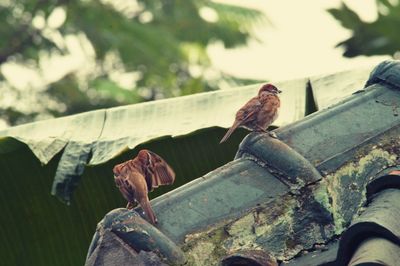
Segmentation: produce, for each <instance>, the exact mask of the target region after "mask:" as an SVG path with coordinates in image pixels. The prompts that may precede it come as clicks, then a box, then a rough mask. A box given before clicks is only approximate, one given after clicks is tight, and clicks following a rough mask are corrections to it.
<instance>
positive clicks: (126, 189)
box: [114, 175, 135, 202]
mask: <svg viewBox="0 0 400 266" xmlns="http://www.w3.org/2000/svg"><path fill="white" fill-rule="evenodd" d="M114 181H115V184H116V185H117V187H118V189H119V191H121V194H122V196H123V197H124V198H125V199H126V200H127V201H128V202H134V201H135V190H134V188H133V186H132V184H131V182H130V181H129V179H127V178H126V177H125V176H123V175H114Z"/></svg>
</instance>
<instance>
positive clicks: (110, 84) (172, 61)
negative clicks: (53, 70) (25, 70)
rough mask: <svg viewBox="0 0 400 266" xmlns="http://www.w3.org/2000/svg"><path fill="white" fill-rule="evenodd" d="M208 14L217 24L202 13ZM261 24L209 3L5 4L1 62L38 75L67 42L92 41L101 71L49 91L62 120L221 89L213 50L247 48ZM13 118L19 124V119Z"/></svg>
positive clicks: (40, 0)
mask: <svg viewBox="0 0 400 266" xmlns="http://www.w3.org/2000/svg"><path fill="white" fill-rule="evenodd" d="M60 9H61V10H63V12H64V13H65V14H66V19H65V21H64V23H62V25H59V26H57V27H56V28H54V27H53V28H52V27H50V26H49V19H50V17H51V16H52V15H53V13H55V11H59V10H60ZM204 9H206V10H208V12H209V13H210V12H211V14H212V15H214V17H215V18H214V19H215V21H213V20H210V19H207V18H206V17H204V16H202V15H201V12H202V10H204ZM32 21H33V22H32ZM261 21H263V16H262V14H261V13H260V12H259V11H257V10H252V9H247V8H242V7H236V6H231V5H228V4H220V3H214V2H212V1H206V0H194V1H186V0H168V1H150V0H137V1H134V0H131V1H108V0H103V1H100V0H88V1H80V0H72V1H63V0H58V1H48V0H47V1H46V0H29V1H22V0H17V1H4V2H1V3H0V35H1V36H2V38H0V64H1V63H6V62H17V63H18V64H25V65H29V66H30V67H31V68H33V69H36V70H37V69H39V66H40V63H41V60H42V58H43V55H46V56H48V57H52V56H54V55H68V54H69V52H70V51H69V50H68V49H67V47H66V46H65V45H64V44H65V40H66V38H68V37H70V36H76V37H79V38H80V40H81V41H82V39H83V40H84V41H83V42H85V41H86V42H90V44H89V45H88V44H81V45H86V46H88V47H89V48H86V49H89V50H90V49H92V48H93V50H94V55H93V57H94V58H92V60H93V61H94V62H95V63H94V65H95V66H93V67H92V69H90V71H89V72H90V73H86V74H85V75H82V74H81V73H80V70H79V69H78V70H73V71H70V72H69V73H66V75H65V76H64V77H62V78H61V79H60V80H56V81H51V82H50V83H48V84H47V85H46V84H45V85H44V86H47V89H46V91H45V93H47V95H48V97H50V98H51V99H53V100H55V101H57V102H59V103H61V105H62V106H64V108H61V109H60V108H58V107H57V108H56V107H54V106H48V107H47V106H45V107H44V111H43V112H45V113H47V114H50V115H51V116H62V115H67V114H73V113H78V112H82V111H87V110H92V109H98V108H103V107H111V106H116V105H122V104H131V103H137V102H141V101H148V100H154V99H158V98H166V97H174V96H179V95H186V94H191V93H196V92H202V91H210V90H215V89H217V88H218V80H219V79H224V78H226V77H227V75H226V74H224V73H221V72H219V71H217V70H213V71H214V72H215V73H214V75H211V76H213V78H210V75H208V76H207V75H206V74H207V71H210V61H209V58H208V56H207V53H206V47H207V45H209V44H211V43H213V42H222V43H223V44H224V45H225V46H226V47H229V48H232V47H236V46H238V45H244V44H246V42H247V40H248V39H249V38H250V37H251V36H252V33H251V30H252V27H253V26H254V24H255V23H259V22H261ZM57 36H58V37H57ZM63 42H64V44H63ZM90 47H92V48H90ZM89 57H90V56H89ZM110 58H112V59H110ZM194 68H195V70H196V71H193V69H194ZM116 71H117V72H121V73H125V74H127V73H128V74H129V73H131V75H134V76H135V79H134V80H135V82H134V83H133V84H130V85H128V87H127V86H124V87H121V85H119V83H118V81H117V80H116V79H115V78H114V79H113V78H112V77H111V76H112V74H113V73H114V72H116ZM226 80H227V81H229V82H231V83H233V85H242V84H245V83H243V82H241V80H240V79H235V78H233V77H228V78H227V79H226ZM253 83H254V81H253ZM8 87H9V89H14V90H17V89H15V88H10V86H8ZM18 100H23V99H18ZM5 109H7V111H5ZM10 110H12V113H13V114H16V113H21V115H22V116H25V119H23V120H21V121H23V122H26V120H27V119H28V120H29V119H31V118H34V117H35V116H36V115H38V114H37V113H33V112H30V113H29V112H28V113H27V112H26V111H25V113H24V112H21V111H20V110H18V108H16V107H15V106H7V107H2V108H0V112H2V113H3V114H8V113H11V111H10ZM5 118H6V119H8V120H9V122H11V123H18V122H19V121H18V119H16V117H13V118H12V117H8V116H6V117H5ZM19 119H22V118H21V117H19ZM21 121H20V122H21Z"/></svg>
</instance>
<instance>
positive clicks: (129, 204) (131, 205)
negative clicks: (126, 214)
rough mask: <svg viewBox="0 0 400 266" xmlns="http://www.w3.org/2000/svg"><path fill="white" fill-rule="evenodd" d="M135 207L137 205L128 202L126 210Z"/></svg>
mask: <svg viewBox="0 0 400 266" xmlns="http://www.w3.org/2000/svg"><path fill="white" fill-rule="evenodd" d="M136 205H137V203H134V202H131V201H129V202H128V204H127V205H126V208H127V209H128V210H132V209H133V208H135V206H136Z"/></svg>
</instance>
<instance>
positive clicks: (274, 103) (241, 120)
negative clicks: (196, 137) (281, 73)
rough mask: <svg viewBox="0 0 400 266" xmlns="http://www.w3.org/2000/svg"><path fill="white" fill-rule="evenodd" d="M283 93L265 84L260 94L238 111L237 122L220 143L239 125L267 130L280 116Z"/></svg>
mask: <svg viewBox="0 0 400 266" xmlns="http://www.w3.org/2000/svg"><path fill="white" fill-rule="evenodd" d="M278 93H281V91H280V90H278V89H277V88H276V87H275V86H274V85H272V84H265V85H263V86H262V87H261V88H260V90H259V91H258V95H257V96H256V97H254V98H252V99H250V101H248V102H247V103H246V104H245V105H244V106H243V107H242V108H240V109H239V111H237V113H236V118H235V122H234V123H233V125H232V126H231V128H230V129H229V130H228V132H226V134H225V136H224V137H223V138H222V140H221V141H220V143H222V142H224V141H226V140H227V139H228V138H229V136H230V135H231V134H232V133H233V131H235V129H237V128H238V127H244V128H246V129H248V130H252V131H253V130H254V131H262V132H266V129H267V128H268V126H269V125H271V124H272V122H274V121H275V119H276V118H277V117H278V109H279V106H280V100H279V97H278Z"/></svg>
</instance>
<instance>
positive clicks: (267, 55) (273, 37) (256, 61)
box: [208, 0, 388, 80]
mask: <svg viewBox="0 0 400 266" xmlns="http://www.w3.org/2000/svg"><path fill="white" fill-rule="evenodd" d="M218 2H223V3H235V4H238V5H241V6H246V7H252V8H256V9H258V10H260V11H262V12H264V13H265V15H266V17H267V18H268V19H269V20H270V21H271V23H272V25H263V26H262V27H258V29H257V31H256V35H257V37H258V38H259V39H260V40H261V42H257V41H251V42H250V44H249V46H247V47H244V48H239V49H233V50H232V49H230V50H225V49H224V48H223V46H222V45H213V46H212V47H210V48H209V49H208V52H209V55H210V57H211V59H212V62H213V64H214V65H215V66H216V67H217V68H220V69H222V70H224V71H226V72H228V73H230V74H234V75H236V76H239V77H244V78H256V79H266V80H288V79H293V78H299V77H307V76H313V75H316V74H323V73H332V72H336V71H340V70H345V69H352V68H357V67H360V66H365V65H371V64H372V65H374V64H377V63H379V62H381V61H382V60H384V59H386V58H388V57H385V56H374V57H356V58H354V59H346V58H343V57H342V49H341V48H335V45H336V44H337V43H339V42H340V41H343V40H345V39H346V38H348V37H350V36H351V34H350V31H348V30H346V29H344V28H343V27H342V26H341V25H340V24H339V23H338V22H337V21H336V20H335V19H334V18H333V17H332V16H331V15H330V14H329V13H328V12H326V10H327V9H328V8H332V7H339V6H340V3H341V1H340V0H330V1H326V0H307V1H296V0H268V1H267V0H218ZM345 2H346V4H347V5H348V6H350V7H351V8H352V9H354V10H356V12H357V13H358V14H359V15H360V16H361V18H362V19H363V20H367V21H373V20H374V19H375V18H376V5H375V1H374V0H351V1H345Z"/></svg>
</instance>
